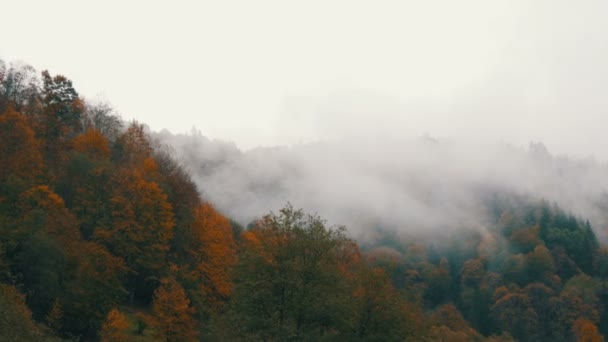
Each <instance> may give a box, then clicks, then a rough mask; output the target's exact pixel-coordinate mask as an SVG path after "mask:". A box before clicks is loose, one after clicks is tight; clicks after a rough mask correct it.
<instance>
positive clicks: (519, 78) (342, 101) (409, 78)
mask: <svg viewBox="0 0 608 342" xmlns="http://www.w3.org/2000/svg"><path fill="white" fill-rule="evenodd" d="M0 8H1V9H2V12H1V13H2V16H1V19H0V32H2V34H1V36H2V39H0V58H2V59H4V60H7V61H11V60H12V61H14V60H22V61H24V62H27V63H29V64H31V65H33V66H34V67H36V68H37V69H39V70H42V69H45V68H48V69H49V70H50V71H51V73H59V74H64V75H66V76H67V77H69V78H71V79H72V80H73V81H74V83H75V86H76V88H77V90H79V92H80V93H81V94H82V95H84V96H85V97H88V98H101V99H107V100H108V101H109V102H111V103H112V104H113V105H114V107H115V108H116V109H117V110H118V111H119V112H121V113H122V115H123V117H124V118H126V119H137V120H140V121H142V122H145V123H147V124H149V125H150V127H151V128H152V129H154V130H160V129H162V128H168V129H169V130H171V131H173V132H175V133H179V132H185V131H189V130H190V128H191V127H192V126H196V127H197V128H198V129H200V130H201V131H202V133H203V134H204V135H207V136H209V137H212V138H220V139H223V140H230V141H234V142H236V143H237V145H238V146H240V147H244V148H251V147H254V146H258V145H272V144H285V143H287V144H289V143H295V142H300V141H310V140H315V139H328V138H332V137H339V136H345V135H346V136H354V137H358V136H361V135H370V134H371V135H372V136H374V135H380V136H391V137H392V136H401V135H414V136H415V135H420V134H423V133H429V134H431V135H433V136H439V137H464V138H475V139H477V138H480V139H486V140H487V139H490V140H494V141H509V142H513V143H516V144H527V142H528V141H530V140H534V141H539V140H540V141H543V142H545V143H546V145H547V146H548V147H549V149H550V150H552V151H553V152H557V153H579V154H580V153H582V154H585V155H587V154H592V153H593V154H595V155H598V156H600V157H602V158H604V157H608V152H606V151H604V148H603V146H608V134H605V131H606V129H607V127H608V125H607V123H608V96H606V95H607V91H608V44H607V42H608V21H606V18H608V2H607V1H599V0H598V1H592V0H589V1H576V2H575V1H556V0H553V1H528V0H521V1H487V0H479V1H451V0H445V1H432V0H431V1H428V0H427V1H394V2H385V1H367V2H359V1H352V0H351V1H310V0H309V1H297V2H296V1H285V0H283V1H213V2H211V1H209V2H204V1H162V2H161V1H124V0H123V1H117V0H112V1H108V0H106V1H96V2H93V1H62V0H56V1H42V0H41V1H23V0H20V1H10V0H6V1H5V0H1V1H0Z"/></svg>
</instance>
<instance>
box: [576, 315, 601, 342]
mask: <svg viewBox="0 0 608 342" xmlns="http://www.w3.org/2000/svg"><path fill="white" fill-rule="evenodd" d="M572 330H573V331H574V336H576V341H577V342H602V341H604V337H603V336H602V335H600V333H599V331H598V330H597V327H596V326H595V324H593V322H591V321H589V320H587V319H584V318H579V319H577V320H576V321H574V324H573V326H572Z"/></svg>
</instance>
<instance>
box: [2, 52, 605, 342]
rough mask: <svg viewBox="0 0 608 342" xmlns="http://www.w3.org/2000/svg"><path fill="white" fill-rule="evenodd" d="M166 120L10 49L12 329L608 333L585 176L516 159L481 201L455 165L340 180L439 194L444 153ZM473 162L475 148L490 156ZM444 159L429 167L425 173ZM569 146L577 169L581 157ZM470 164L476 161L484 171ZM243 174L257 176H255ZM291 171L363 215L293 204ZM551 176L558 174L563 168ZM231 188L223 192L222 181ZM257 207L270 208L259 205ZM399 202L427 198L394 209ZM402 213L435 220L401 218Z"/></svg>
mask: <svg viewBox="0 0 608 342" xmlns="http://www.w3.org/2000/svg"><path fill="white" fill-rule="evenodd" d="M152 136H153V135H152V134H150V132H148V131H147V130H146V129H145V127H144V126H143V125H142V124H140V123H137V122H131V123H125V122H123V121H122V120H121V119H120V117H119V116H118V115H117V114H116V113H115V112H114V111H113V110H112V108H111V107H110V106H108V105H103V104H95V103H89V102H87V101H86V100H84V99H83V98H82V97H80V96H79V94H78V92H77V90H76V88H75V87H74V85H73V84H72V82H71V81H70V80H69V79H68V78H66V77H64V76H60V75H50V74H49V73H48V72H46V71H45V72H42V73H41V74H38V73H37V72H36V71H35V70H34V69H33V68H32V67H29V66H26V65H7V64H5V63H4V62H2V61H0V165H2V168H0V283H1V284H0V312H2V315H0V340H2V341H4V340H5V341H41V340H49V341H55V340H82V341H97V340H101V341H149V340H153V341H155V340H158V341H198V340H205V341H207V340H209V341H239V340H242V341H257V340H259V341H286V340H292V341H316V340H329V341H344V340H353V341H402V340H412V341H446V340H447V341H511V340H518V341H540V340H553V341H577V340H580V341H600V340H602V337H601V335H607V334H608V306H607V304H608V288H607V281H608V248H607V247H606V246H603V245H601V244H600V242H599V241H598V237H597V234H596V233H597V232H598V231H601V230H597V231H596V230H594V225H595V224H596V223H599V222H601V217H603V216H602V214H603V212H602V207H601V205H597V201H596V199H598V198H601V196H600V195H601V192H599V195H598V194H595V193H594V194H592V195H593V196H591V200H589V203H595V206H594V207H592V210H591V209H590V211H578V210H576V209H577V208H591V206H590V205H589V203H586V202H585V203H583V202H582V201H583V199H584V198H587V197H585V195H584V194H585V193H584V192H583V191H582V190H585V189H584V188H583V189H579V190H581V192H578V193H576V194H574V193H573V191H570V190H572V189H573V188H571V187H570V185H564V188H563V189H562V190H560V191H561V192H559V193H560V194H562V193H563V194H566V193H570V194H572V196H570V197H568V198H566V200H565V201H564V199H563V198H551V197H549V196H548V195H549V193H548V192H544V193H543V192H540V193H536V194H522V193H521V191H519V190H520V189H513V188H512V186H511V185H513V184H519V183H518V180H517V178H511V179H505V182H504V183H503V185H505V186H503V187H490V188H488V187H487V185H488V184H486V183H483V182H482V183H480V184H473V187H472V188H474V189H479V188H483V191H479V192H475V194H477V195H478V197H475V199H474V201H475V202H468V200H469V199H471V198H470V197H468V195H469V193H468V192H464V190H463V188H461V185H462V184H464V183H463V182H461V179H459V180H458V181H454V182H452V183H450V185H449V186H446V187H443V188H442V189H444V191H443V192H442V191H437V192H435V193H432V194H431V195H432V196H430V195H429V196H430V197H427V198H426V199H427V202H424V204H425V205H421V204H420V203H415V202H413V201H403V198H400V197H398V196H388V197H382V194H375V195H376V196H372V195H373V194H366V193H364V192H361V193H360V194H359V197H356V198H354V197H353V196H352V194H351V193H350V192H349V193H344V194H341V193H340V192H341V191H344V192H346V190H348V188H349V187H348V185H349V184H353V183H349V182H348V181H349V180H351V181H355V182H356V181H359V180H361V179H367V180H368V181H370V182H371V181H373V180H374V179H394V178H391V177H397V176H403V177H406V176H407V177H406V178H405V181H404V183H399V184H405V185H403V186H404V189H405V190H404V191H405V192H406V193H408V194H410V195H411V194H418V193H424V194H427V195H428V193H427V191H428V189H429V188H431V189H432V188H433V185H434V184H435V183H434V182H440V181H442V178H441V176H442V175H443V173H442V172H441V167H440V166H441V165H438V164H437V163H436V162H435V160H434V159H433V158H434V157H430V159H427V161H428V163H427V164H416V165H415V167H414V168H410V169H407V170H406V171H407V172H409V173H407V174H405V175H403V174H401V173H400V172H401V171H403V170H402V168H403V167H404V165H410V164H408V163H407V162H406V163H405V164H402V163H401V162H395V163H393V164H390V165H385V168H383V170H389V171H390V170H394V171H395V173H392V174H386V173H378V172H377V170H371V171H370V166H369V165H368V164H366V163H365V158H363V159H364V160H363V162H358V161H357V162H352V163H350V164H345V165H341V164H340V163H339V162H336V161H335V160H332V159H331V158H327V156H326V155H323V154H320V153H321V152H320V150H323V149H325V150H326V148H320V149H317V148H306V147H303V148H301V149H291V150H290V149H280V148H279V149H275V150H273V151H272V152H271V153H267V151H257V152H256V151H253V153H247V154H245V153H242V152H240V151H238V150H237V149H236V148H234V147H231V146H230V145H229V144H223V145H221V148H220V149H219V150H218V149H207V150H205V149H200V150H199V149H198V147H197V146H196V144H194V146H191V148H190V149H189V150H188V151H184V150H179V148H180V147H179V146H180V145H179V144H176V145H175V146H177V147H175V148H177V149H178V150H177V153H174V152H171V151H172V149H171V148H169V147H167V146H165V145H163V144H162V143H159V142H158V140H157V139H155V138H153V137H152ZM424 144H427V145H428V142H425V143H424ZM432 146H434V145H432ZM368 148H369V149H370V150H373V148H374V146H373V145H370V146H368ZM424 148H425V149H428V148H431V149H433V148H434V147H428V146H427V147H424ZM425 151H426V150H425ZM350 152H352V151H350ZM376 152H377V151H376ZM384 152H386V150H384ZM402 152H403V151H402ZM186 153H190V154H191V155H192V156H194V158H191V160H194V161H197V159H196V158H199V157H200V158H201V160H203V161H211V162H205V163H204V165H203V166H204V170H205V172H206V173H205V172H203V173H202V174H203V177H201V173H199V171H198V170H197V169H195V168H193V166H192V165H188V168H187V169H186V168H185V167H184V166H182V163H181V162H179V161H178V160H182V159H178V158H183V155H184V154H186ZM367 153H368V152H366V153H363V154H362V156H367V155H369V154H367ZM377 153H379V152H377ZM412 153H413V152H412ZM518 153H519V152H514V154H515V155H517V156H519V154H518ZM199 154H200V155H199ZM277 155H280V156H281V157H280V158H279V157H276V156H277ZM300 155H306V156H308V159H304V160H305V161H308V162H306V163H303V162H301V160H302V159H299V157H298V156H300ZM403 155H404V156H407V153H404V154H403ZM439 155H443V156H445V155H446V154H445V153H440V154H439ZM448 155H449V153H448ZM283 156H286V158H287V159H283ZM289 158H291V159H289ZM518 158H519V157H518ZM526 158H527V157H526ZM552 158H553V157H550V160H551V163H549V164H546V163H545V164H542V163H544V161H543V159H542V158H540V157H538V156H533V160H534V162H540V163H541V165H540V166H539V165H537V166H535V167H536V168H535V169H529V171H530V173H529V174H528V175H536V174H538V172H537V171H538V170H543V168H545V167H547V166H546V165H551V166H550V167H549V169H551V170H552V172H554V171H555V170H557V169H555V168H554V166H555V165H558V164H559V163H557V162H555V163H554V161H553V159H552ZM284 160H288V161H290V162H288V163H283V161H284ZM349 160H351V161H352V160H358V159H356V158H354V157H352V156H351V159H349ZM405 160H407V159H405ZM372 161H373V160H372ZM477 161H478V164H474V165H472V166H477V165H481V164H483V163H484V162H483V160H482V161H479V160H477ZM322 162H325V164H319V163H322ZM471 162H473V159H471ZM311 163H312V164H311ZM368 163H369V164H373V163H371V162H369V160H368ZM226 165H230V166H231V167H232V166H234V165H237V168H227V167H226ZM268 165H270V167H269V166H268ZM319 165H322V166H323V168H321V170H322V171H321V172H318V170H319V169H320V167H319ZM432 165H435V166H436V167H437V170H439V171H437V172H436V173H433V175H434V176H435V178H433V177H431V178H424V179H422V178H420V177H421V175H423V174H425V172H429V170H431V169H430V167H431V166H432ZM530 165H532V164H530V163H528V161H527V162H525V163H520V164H517V168H521V167H522V166H530ZM559 165H566V167H565V168H561V169H559V170H561V171H559V172H562V173H561V174H563V172H566V173H568V172H571V173H572V174H574V171H572V170H576V169H577V165H580V164H577V163H570V162H567V163H562V164H559ZM262 166H264V167H262ZM273 166H274V167H273ZM336 167H341V168H338V170H340V171H342V172H343V175H348V176H350V177H353V179H348V178H341V179H342V180H343V181H344V183H334V185H335V187H334V188H333V189H332V192H331V193H333V194H335V193H336V192H338V197H337V198H330V197H329V196H330V194H331V193H330V192H329V191H327V189H326V188H321V187H328V186H331V182H332V181H335V180H336V178H333V177H330V182H327V181H325V180H324V179H323V180H322V181H321V182H319V183H315V182H312V180H314V179H319V178H315V177H316V176H319V175H323V174H324V172H328V170H335V169H336ZM530 167H532V166H530ZM591 169H593V170H601V168H600V167H597V168H596V167H595V166H593V167H591ZM230 170H232V171H234V170H238V171H239V172H231V171H230ZM267 170H275V171H276V170H279V171H277V172H275V173H272V172H265V171H267ZM361 170H367V171H369V173H365V172H363V171H361ZM467 170H468V168H466V167H463V168H462V169H461V171H462V174H466V175H467V177H471V178H466V177H465V178H466V180H471V181H472V180H475V179H476V178H475V177H478V176H479V175H480V174H481V173H467V172H466V171H467ZM564 170H566V171H564ZM367 171H366V172H367ZM189 172H193V176H191V175H190V173H189ZM245 173H246V174H253V175H257V177H258V178H255V179H254V180H253V181H251V182H249V181H248V180H246V179H243V178H241V176H242V175H243V174H245ZM587 174H589V173H587ZM591 174H594V173H591ZM210 175H211V176H210ZM294 175H295V176H294ZM362 175H373V177H372V176H369V177H367V176H366V177H363V178H358V176H362ZM506 175H507V173H500V172H498V173H496V174H495V176H496V177H498V178H504V177H506ZM576 175H580V173H576V174H575V175H574V176H572V177H571V178H566V180H568V179H573V178H576V177H577V176H576ZM319 177H320V176H319ZM463 177H464V176H463ZM294 178H295V179H299V180H300V181H301V182H303V184H296V185H298V188H297V189H298V190H301V189H307V190H308V191H309V192H311V193H314V196H313V197H312V199H311V200H310V202H309V203H313V202H314V203H320V204H321V206H322V208H320V209H323V204H326V205H327V207H329V206H331V205H333V204H335V203H336V202H340V201H345V200H350V199H352V201H351V202H349V203H350V204H352V205H351V206H346V207H345V208H341V210H340V212H339V215H335V216H333V217H332V223H333V222H336V221H337V219H344V220H343V221H342V222H337V223H348V224H349V225H348V226H347V227H341V226H331V225H329V224H328V223H327V222H326V221H325V220H324V219H322V218H321V217H319V216H317V215H308V214H306V213H305V212H304V211H302V210H299V209H297V208H294V207H293V206H292V205H291V204H289V203H287V200H290V198H285V197H289V196H288V194H289V192H285V189H287V190H290V189H293V187H294V186H295V185H294V183H293V179H294ZM370 179H371V180H370ZM421 179H422V180H427V181H429V182H430V183H428V184H427V183H424V182H421V181H420V180H421ZM401 180H403V179H401V178H400V181H401ZM550 180H551V182H553V183H549V188H553V184H560V178H559V177H554V178H551V179H550ZM195 181H196V183H195ZM490 181H491V183H492V184H495V179H491V180H490ZM234 183H237V184H239V186H236V187H230V186H229V185H230V184H234ZM466 184H469V183H466ZM532 184H536V183H534V182H533V183H532ZM393 185H394V184H393V183H390V182H389V183H388V184H387V185H386V186H385V187H383V189H385V190H386V191H393V190H394V189H393V188H394V186H393ZM317 187H319V188H317ZM243 189H250V190H251V191H250V192H246V191H244V190H243ZM467 189H468V188H467ZM461 190H462V191H461ZM222 191H224V192H226V197H225V198H228V199H229V200H225V201H221V200H220V199H221V198H220V197H218V194H221V193H222ZM286 193H287V195H285V194H286ZM391 193H392V192H391ZM201 194H202V196H201ZM260 194H262V195H260ZM457 194H458V195H462V194H466V196H456V195H457ZM239 196H241V197H239ZM412 196H413V195H412ZM235 198H236V199H238V201H236V200H235ZM378 198H383V199H384V200H383V201H380V202H378V201H376V199H378ZM264 199H269V200H270V199H272V201H276V200H277V199H278V200H280V202H281V203H275V202H272V203H260V201H263V200H264ZM210 201H213V202H214V203H216V202H217V203H219V205H218V208H219V209H216V207H215V206H214V204H213V203H210ZM309 203H306V204H309ZM421 203H422V202H421ZM577 203H579V204H581V206H580V207H577V206H575V205H573V204H577ZM231 204H234V205H235V206H236V205H238V207H235V208H231V207H230V205H231ZM448 204H449V205H448ZM471 204H473V206H472V207H471V206H470V205H471ZM296 205H297V203H296ZM365 205H368V206H372V207H376V208H380V209H383V210H384V211H380V213H382V215H379V216H378V217H373V220H369V217H368V216H367V215H363V216H362V215H360V214H362V213H365V211H364V210H363V208H364V207H365ZM220 206H221V208H220ZM243 208H245V209H246V210H243ZM260 208H269V209H272V210H274V211H273V212H269V211H268V210H260V211H259V212H257V213H253V212H252V211H253V210H254V209H260ZM279 208H282V209H279ZM220 209H221V211H220ZM315 209H319V208H315ZM330 209H335V207H332V208H330ZM400 210H403V211H408V212H413V213H414V214H415V215H414V216H407V215H406V216H405V218H406V221H396V220H395V217H399V216H398V215H396V213H397V214H398V213H399V212H400ZM319 212H322V211H321V210H319ZM441 212H443V213H444V215H442V216H441V217H439V216H437V215H438V214H437V213H441ZM223 213H230V216H231V217H233V216H235V218H236V219H237V221H238V222H237V221H233V220H231V219H230V218H229V217H227V216H225V215H224V214H223ZM463 213H464V214H466V215H464V214H463ZM584 213H587V214H589V215H590V216H592V217H585V216H582V214H584ZM348 214H350V215H352V216H350V217H348ZM477 214H479V215H480V216H479V217H477V216H475V215H477ZM238 215H242V216H240V217H236V216H238ZM357 215H360V216H357ZM408 215H409V214H408ZM254 216H255V217H258V218H257V219H255V220H253V221H252V222H251V223H250V222H249V220H250V219H252V218H253V217H254ZM431 216H437V217H431ZM462 217H466V218H476V219H477V220H474V222H475V224H474V225H472V227H465V226H467V224H470V222H471V221H469V220H464V219H459V218H462ZM414 218H415V219H414ZM438 218H439V219H440V220H435V219H438ZM244 221H245V222H244ZM401 222H406V223H407V225H404V226H408V225H412V226H413V225H416V224H417V225H422V227H423V228H425V229H419V230H409V229H400V227H401V226H400V225H399V223H401ZM427 223H428V226H424V224H427ZM351 225H355V226H354V227H352V228H351ZM434 229H438V230H434ZM370 232H372V233H373V235H374V236H373V238H367V237H366V233H370ZM440 232H441V234H439V233H440ZM368 235H369V234H368Z"/></svg>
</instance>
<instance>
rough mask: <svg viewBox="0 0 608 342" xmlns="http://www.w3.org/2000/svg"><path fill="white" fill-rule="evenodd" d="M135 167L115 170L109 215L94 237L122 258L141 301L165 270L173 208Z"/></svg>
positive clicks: (154, 183) (149, 292) (172, 224)
mask: <svg viewBox="0 0 608 342" xmlns="http://www.w3.org/2000/svg"><path fill="white" fill-rule="evenodd" d="M144 177H145V173H144V172H143V171H141V170H137V169H124V170H120V171H118V172H117V173H116V174H115V176H114V179H113V180H112V182H111V184H112V190H113V191H112V193H111V198H110V203H109V206H110V211H111V212H110V217H109V218H108V219H107V221H106V222H104V223H103V224H102V226H101V227H99V228H98V229H97V230H96V231H95V233H94V236H95V238H96V239H97V240H98V241H100V242H102V243H103V244H104V245H105V246H106V247H107V248H108V249H109V250H110V252H112V253H113V254H114V255H116V256H118V257H121V258H123V260H124V261H125V262H126V265H127V267H129V269H130V270H131V271H132V272H133V273H132V276H131V277H130V281H129V284H128V287H129V290H130V291H131V292H132V294H133V295H134V296H136V297H138V298H139V299H142V300H143V301H144V302H146V301H148V300H149V299H150V298H151V294H152V290H153V289H154V288H155V287H156V284H158V280H159V279H160V278H161V277H162V276H163V275H164V273H163V272H164V271H165V270H166V269H167V253H168V251H169V246H170V241H171V238H172V236H173V228H174V226H175V221H174V215H173V208H172V206H171V203H169V202H168V200H167V196H166V195H165V193H164V192H163V191H162V189H161V188H160V187H159V185H158V184H157V183H156V182H153V181H147V180H146V179H145V178H144Z"/></svg>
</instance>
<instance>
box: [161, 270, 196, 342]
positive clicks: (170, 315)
mask: <svg viewBox="0 0 608 342" xmlns="http://www.w3.org/2000/svg"><path fill="white" fill-rule="evenodd" d="M152 312H153V314H154V317H153V319H152V321H151V326H152V328H153V329H154V330H155V332H156V335H157V337H158V338H159V339H160V340H161V341H166V342H173V341H196V340H197V336H198V332H197V330H196V322H195V320H194V309H193V308H192V307H191V306H190V300H189V299H188V297H187V295H186V291H184V289H183V287H182V286H181V285H180V284H179V283H178V282H177V281H175V279H173V278H164V279H162V280H161V285H160V286H159V287H158V289H156V291H154V303H153V307H152Z"/></svg>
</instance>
